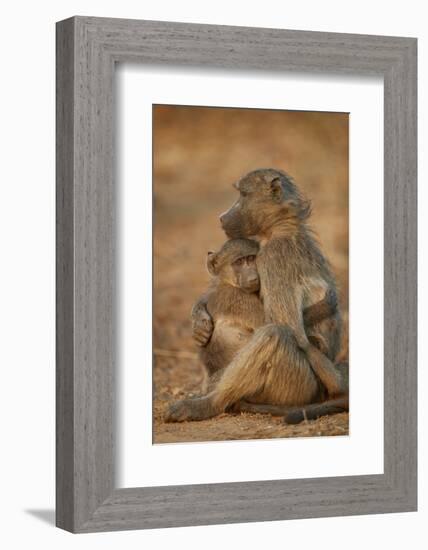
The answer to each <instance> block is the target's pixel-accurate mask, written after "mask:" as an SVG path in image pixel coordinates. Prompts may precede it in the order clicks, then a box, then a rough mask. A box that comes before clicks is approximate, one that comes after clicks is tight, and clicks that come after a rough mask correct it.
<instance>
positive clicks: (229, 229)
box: [220, 169, 285, 239]
mask: <svg viewBox="0 0 428 550" xmlns="http://www.w3.org/2000/svg"><path fill="white" fill-rule="evenodd" d="M282 178H283V176H282V174H281V173H279V172H278V171H276V170H272V169H267V170H256V171H254V172H250V173H249V174H247V175H246V176H244V177H243V178H241V179H240V180H239V181H238V182H237V183H236V184H235V185H234V187H235V188H236V189H237V190H238V191H239V198H238V200H237V201H236V202H235V204H234V205H233V206H232V207H231V208H229V210H227V212H224V213H223V214H222V215H221V216H220V223H221V225H222V228H223V230H224V232H225V233H226V235H227V236H228V237H229V238H230V239H237V238H242V237H251V236H256V235H260V234H262V233H263V231H264V230H265V229H266V226H267V224H268V223H270V222H271V220H272V218H273V217H275V215H276V213H280V212H281V203H282V202H283V200H284V199H285V193H284V191H285V190H284V188H283V185H282Z"/></svg>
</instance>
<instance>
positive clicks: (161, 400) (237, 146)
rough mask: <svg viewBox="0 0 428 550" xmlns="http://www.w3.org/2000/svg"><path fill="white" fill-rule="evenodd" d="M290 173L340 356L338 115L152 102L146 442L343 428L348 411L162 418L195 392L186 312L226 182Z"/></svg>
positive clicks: (226, 197) (197, 375)
mask: <svg viewBox="0 0 428 550" xmlns="http://www.w3.org/2000/svg"><path fill="white" fill-rule="evenodd" d="M268 167H274V168H279V169H282V170H285V171H286V172H287V173H288V174H290V175H291V176H292V177H293V178H294V180H295V181H296V183H297V185H298V186H299V187H300V189H301V190H302V191H303V193H304V194H305V195H306V196H307V198H309V199H310V200H311V201H312V206H313V215H312V217H311V219H310V224H311V226H312V227H313V229H314V230H315V232H316V234H317V235H318V238H319V241H320V243H321V248H322V250H323V251H324V253H325V255H326V256H327V258H328V259H329V260H330V262H331V264H332V267H333V271H334V273H335V275H336V278H337V282H338V285H339V291H340V304H341V308H342V312H343V317H344V321H345V323H344V336H343V343H342V350H341V353H340V357H339V359H340V360H347V358H348V114H347V113H325V112H301V111H274V110H262V109H233V108H215V107H187V106H166V105H156V106H154V107H153V173H154V183H153V185H154V188H153V190H154V220H155V221H154V296H153V298H154V306H153V337H154V344H153V345H154V389H155V392H154V395H155V397H154V441H155V442H174V441H200V440H202V441H203V440H215V439H243V438H245V439H255V438H260V437H262V438H265V437H288V436H299V435H304V436H307V435H339V434H344V433H347V429H348V415H347V414H342V415H336V416H334V417H330V418H328V417H326V418H324V419H320V420H318V421H315V422H310V423H306V424H305V425H300V426H297V427H291V426H283V425H281V424H280V423H279V419H274V418H271V417H266V416H261V415H222V416H221V417H218V418H216V419H213V420H208V421H204V422H198V423H184V424H175V425H174V424H173V425H169V424H164V423H163V422H162V415H163V412H164V410H165V408H166V407H167V405H168V404H169V403H170V402H171V401H175V400H177V399H180V398H182V397H184V396H188V395H189V394H190V395H196V394H198V392H200V391H201V387H202V382H203V369H202V366H201V365H200V363H199V361H198V358H197V353H196V352H197V349H196V346H195V345H194V343H193V340H192V338H191V323H190V310H191V308H192V305H193V303H194V302H195V301H196V300H197V298H198V297H199V296H200V294H202V293H203V292H204V290H205V289H206V287H207V285H208V283H209V276H208V273H207V270H206V267H205V259H206V254H207V251H208V250H217V249H218V248H219V247H220V246H221V245H222V244H223V242H224V241H225V235H224V233H223V232H222V230H221V228H220V224H219V221H218V216H219V214H221V213H222V212H223V211H225V210H226V209H227V208H228V207H229V206H230V205H231V204H232V203H233V202H234V201H235V200H236V197H237V192H236V190H235V189H234V188H233V187H232V184H233V182H234V181H236V180H237V179H238V178H239V177H240V176H242V175H243V174H245V173H246V172H249V171H250V170H254V169H256V168H268Z"/></svg>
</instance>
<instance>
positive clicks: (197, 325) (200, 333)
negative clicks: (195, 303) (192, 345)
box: [192, 309, 214, 347]
mask: <svg viewBox="0 0 428 550" xmlns="http://www.w3.org/2000/svg"><path fill="white" fill-rule="evenodd" d="M213 330H214V323H213V321H212V319H211V315H210V314H209V313H208V312H207V311H204V310H202V309H199V310H198V312H197V313H196V314H195V315H194V316H193V318H192V336H193V339H194V340H195V342H196V343H197V344H198V346H201V347H203V346H206V345H207V344H208V342H209V341H210V338H211V335H212V333H213Z"/></svg>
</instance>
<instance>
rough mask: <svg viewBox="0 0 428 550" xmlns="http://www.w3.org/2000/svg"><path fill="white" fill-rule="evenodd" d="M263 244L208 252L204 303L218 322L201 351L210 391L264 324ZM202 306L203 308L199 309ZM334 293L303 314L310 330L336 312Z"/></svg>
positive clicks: (233, 244) (242, 242)
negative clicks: (260, 253)
mask: <svg viewBox="0 0 428 550" xmlns="http://www.w3.org/2000/svg"><path fill="white" fill-rule="evenodd" d="M258 251H259V244H258V243H257V242H256V241H254V240H249V239H232V240H230V241H227V242H226V243H225V244H224V245H223V246H222V248H221V249H220V250H219V251H218V252H208V257H207V269H208V271H209V273H210V274H211V275H212V280H211V283H210V287H209V289H208V291H207V292H206V293H205V294H204V296H203V297H202V299H201V300H200V301H202V302H203V303H204V304H205V307H206V310H207V311H208V313H209V314H210V316H211V318H212V320H213V321H214V330H213V332H212V335H211V338H210V340H209V342H208V343H207V344H206V345H205V346H203V347H201V348H200V352H199V354H200V358H201V360H202V363H203V364H204V366H205V368H206V371H207V376H208V391H209V390H212V389H213V388H214V386H215V384H216V383H217V382H218V380H219V379H220V377H221V375H222V373H223V370H224V368H225V367H227V365H228V364H229V363H230V362H231V361H232V359H233V358H234V356H235V355H236V353H237V352H238V351H239V350H240V349H242V348H243V347H244V345H245V344H246V343H247V342H248V341H249V340H250V339H251V337H252V335H253V333H254V331H255V329H256V328H258V327H260V326H262V325H263V324H264V308H263V304H262V301H261V299H260V297H259V290H260V278H259V274H258V271H257V265H256V256H257V253H258ZM198 307H199V306H198ZM336 309H337V300H336V296H335V294H334V293H330V294H328V295H326V296H325V297H324V299H323V300H322V301H321V302H318V303H316V304H314V305H313V306H310V307H309V308H307V309H305V310H304V312H303V322H304V325H305V329H306V330H311V328H312V327H313V326H314V325H315V324H316V323H318V322H319V321H321V320H323V319H326V318H327V317H331V316H332V315H334V314H335V313H336Z"/></svg>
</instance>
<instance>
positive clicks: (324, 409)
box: [284, 395, 349, 424]
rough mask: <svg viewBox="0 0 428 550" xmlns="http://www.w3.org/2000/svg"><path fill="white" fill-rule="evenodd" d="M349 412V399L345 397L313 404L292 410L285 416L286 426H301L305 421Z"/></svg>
mask: <svg viewBox="0 0 428 550" xmlns="http://www.w3.org/2000/svg"><path fill="white" fill-rule="evenodd" d="M347 411H349V397H348V396H347V395H345V396H342V397H338V398H336V399H330V400H328V401H324V402H323V403H312V404H310V405H306V406H304V407H293V408H290V409H289V410H288V411H287V412H286V413H285V415H284V422H285V423H286V424H299V422H302V421H303V420H315V419H317V418H320V417H321V416H326V415H328V414H337V413H341V412H347Z"/></svg>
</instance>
